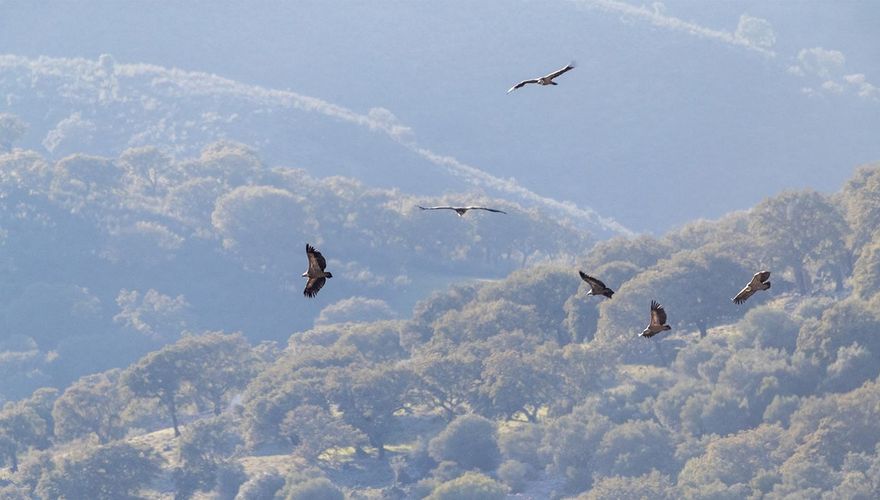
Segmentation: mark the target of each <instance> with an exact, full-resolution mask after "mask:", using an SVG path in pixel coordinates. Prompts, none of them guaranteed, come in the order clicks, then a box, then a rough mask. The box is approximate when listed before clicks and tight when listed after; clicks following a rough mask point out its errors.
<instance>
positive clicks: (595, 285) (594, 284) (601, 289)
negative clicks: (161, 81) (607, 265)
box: [578, 271, 614, 299]
mask: <svg viewBox="0 0 880 500" xmlns="http://www.w3.org/2000/svg"><path fill="white" fill-rule="evenodd" d="M578 272H579V273H580V275H581V279H582V280H584V281H586V282H587V284H588V285H590V291H588V292H587V295H604V296H606V297H608V298H609V299H610V298H611V296H612V295H614V290H612V289H610V288H608V287H607V286H605V283H602V281H601V280H598V279H596V278H594V277H592V276H590V275H588V274H586V273H584V272H583V271H578Z"/></svg>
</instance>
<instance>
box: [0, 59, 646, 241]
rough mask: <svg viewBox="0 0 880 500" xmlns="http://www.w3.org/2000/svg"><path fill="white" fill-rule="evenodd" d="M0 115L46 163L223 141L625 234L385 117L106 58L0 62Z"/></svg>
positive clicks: (311, 165)
mask: <svg viewBox="0 0 880 500" xmlns="http://www.w3.org/2000/svg"><path fill="white" fill-rule="evenodd" d="M0 103H3V106H2V107H0V111H5V112H9V113H14V114H16V115H17V116H19V117H20V118H21V119H22V120H24V121H25V122H26V123H27V124H28V127H27V128H26V129H25V130H24V133H23V135H22V137H21V138H20V141H19V142H18V145H19V146H21V147H23V148H27V149H33V150H36V151H39V152H40V153H41V154H44V155H46V156H47V158H49V159H51V160H56V161H57V160H60V159H62V158H64V157H66V156H68V155H70V154H74V153H84V154H92V155H99V156H109V157H117V156H120V155H121V154H122V153H123V152H124V151H125V150H127V149H129V148H132V147H142V146H156V147H159V148H161V149H162V150H163V151H164V152H166V153H168V154H170V155H172V156H174V157H177V158H188V157H192V156H197V155H198V154H200V152H201V151H202V150H203V149H204V148H205V147H207V146H208V145H209V144H211V143H214V142H216V141H218V140H231V141H235V142H239V143H242V144H246V145H248V146H250V147H252V148H254V149H255V150H257V151H259V153H260V156H261V158H262V159H263V161H264V162H265V163H266V164H267V165H270V166H275V165H285V166H294V167H299V168H304V169H306V170H307V171H308V172H309V173H310V174H311V175H313V176H315V177H327V176H333V175H342V176H346V177H351V178H355V179H359V180H361V181H362V182H364V183H365V184H366V185H367V186H368V187H389V188H399V189H402V190H404V191H406V192H410V193H413V194H417V195H431V196H439V195H442V194H444V193H446V192H456V193H460V192H461V191H463V190H468V189H479V190H480V191H481V192H485V193H486V194H487V195H491V196H494V197H504V198H507V199H510V200H512V201H514V202H517V203H520V204H523V205H525V206H526V207H529V208H533V207H535V208H541V209H543V210H545V211H549V212H550V213H552V214H554V215H556V216H559V217H564V218H573V219H574V220H575V222H576V223H577V224H578V225H580V227H581V228H582V229H584V230H586V231H588V232H590V233H592V234H595V235H597V236H598V237H602V238H604V237H607V236H612V235H616V234H625V233H627V232H628V230H627V229H626V228H625V227H623V226H621V225H619V224H618V223H616V222H615V221H614V220H612V219H610V218H607V217H608V216H609V214H601V215H600V214H598V213H596V212H595V211H593V210H592V209H590V208H589V207H588V206H577V205H575V204H574V203H571V202H562V201H557V200H555V199H552V198H549V197H546V196H542V195H541V193H540V189H539V190H538V191H539V192H533V191H531V190H529V189H528V188H527V187H526V186H522V185H520V184H519V183H518V182H517V181H516V180H515V179H512V178H507V177H504V178H501V177H497V176H493V175H492V174H490V173H488V172H486V171H483V170H480V169H479V168H477V167H474V166H472V165H469V164H467V163H466V162H461V161H459V160H456V159H455V158H452V157H448V156H445V154H443V152H439V151H433V150H431V149H430V148H428V147H427V146H425V145H424V144H422V143H420V142H419V141H418V140H417V138H416V137H415V134H414V132H413V131H412V130H411V129H410V128H409V127H407V126H406V125H404V124H402V123H400V121H399V120H398V119H397V118H396V117H395V116H394V114H393V113H392V112H390V111H389V110H387V109H384V108H371V109H369V110H366V111H363V112H359V111H354V110H352V109H348V108H345V107H344V106H341V105H337V104H333V103H329V102H327V101H324V100H321V99H319V98H316V97H312V96H306V95H302V94H298V93H296V92H293V91H290V90H277V89H269V88H265V87H260V86H256V85H248V84H245V83H241V82H237V81H233V80H229V79H226V78H222V77H219V76H216V75H212V74H207V73H199V72H190V71H183V70H179V69H168V68H164V67H161V66H155V65H147V64H121V63H117V62H116V61H115V60H114V58H113V57H112V56H110V55H103V56H101V57H100V58H99V59H98V60H87V59H61V58H47V57H41V58H36V59H31V58H26V57H20V56H13V55H0ZM539 167H540V166H539ZM497 170H498V169H496V171H497ZM502 171H503V170H502ZM578 203H579V204H580V203H581V200H578ZM603 215H604V216H606V217H603Z"/></svg>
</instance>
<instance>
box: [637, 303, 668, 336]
mask: <svg viewBox="0 0 880 500" xmlns="http://www.w3.org/2000/svg"><path fill="white" fill-rule="evenodd" d="M664 330H672V327H671V326H669V325H667V324H666V310H665V309H663V306H661V305H660V304H659V303H657V301H656V300H652V301H651V322H650V323H648V327H647V328H645V331H643V332H642V333H640V334H639V337H647V338H650V337H653V336H654V335H657V334H658V333H660V332H662V331H664Z"/></svg>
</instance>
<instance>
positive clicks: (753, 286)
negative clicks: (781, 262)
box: [731, 271, 770, 304]
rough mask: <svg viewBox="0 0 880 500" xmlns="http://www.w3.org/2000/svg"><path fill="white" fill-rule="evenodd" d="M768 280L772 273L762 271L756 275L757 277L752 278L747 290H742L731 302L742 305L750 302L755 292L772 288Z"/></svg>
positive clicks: (746, 287)
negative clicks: (749, 299) (747, 301)
mask: <svg viewBox="0 0 880 500" xmlns="http://www.w3.org/2000/svg"><path fill="white" fill-rule="evenodd" d="M768 279H770V271H761V272H757V273H755V275H754V276H752V281H750V282H749V284H748V285H746V286H745V288H743V289H742V290H740V291H739V293H738V294H736V297H734V298H733V299H731V300H733V303H734V304H742V303H743V302H745V301H746V300H748V298H749V297H751V296H752V295H754V294H755V292H759V291H761V290H766V289H768V288H770V282H769V281H767V280H768Z"/></svg>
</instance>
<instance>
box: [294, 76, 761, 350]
mask: <svg viewBox="0 0 880 500" xmlns="http://www.w3.org/2000/svg"><path fill="white" fill-rule="evenodd" d="M572 69H574V63H571V64H569V65H567V66H565V67H564V68H561V69H559V70H557V71H554V72H552V73H550V74H548V75H545V76H542V77H538V78H532V79H529V80H523V81H521V82H519V83H517V84H516V85H514V86H513V87H510V90H508V91H507V93H508V94H509V93H511V92H513V91H514V90H516V89H519V88H522V87H524V86H525V85H527V84H530V83H536V84H538V85H558V83H556V82H554V81H553V79H554V78H556V77H558V76H561V75H562V74H564V73H566V72H568V71H571V70H572ZM419 208H420V209H422V210H452V211H453V212H455V213H456V214H458V216H459V217H463V216H464V215H465V214H466V213H467V212H468V211H469V210H485V211H488V212H494V213H499V214H506V213H507V212H504V211H503V210H498V209H495V208H489V207H477V206H467V207H453V206H439V207H423V206H421V205H419ZM306 255H307V256H308V259H309V268H308V270H307V271H306V272H304V273H303V274H302V276H303V278H308V282H306V288H305V290H303V295H305V296H306V297H314V296H315V295H317V294H318V291H319V290H320V289H321V288H322V287H323V286H324V284H325V283H326V282H327V278H332V277H333V274H331V273H329V272H327V271H326V270H325V269H326V267H327V261H326V259H324V256H323V255H321V252H319V251H317V250H315V247H313V246H311V245H309V244H308V243H307V244H306ZM578 273H579V274H580V276H581V279H582V280H584V281H585V282H586V283H587V285H589V287H590V289H589V290H588V291H587V295H602V296H605V297H607V298H609V299H610V298H611V297H612V296H613V295H614V290H612V289H610V288H608V287H607V286H606V285H605V283H603V282H602V280H600V279H598V278H595V277H593V276H590V275H588V274H586V273H585V272H583V271H578ZM769 279H770V271H759V272H757V273H755V275H754V276H753V277H752V279H751V281H749V283H748V284H747V285H746V286H745V287H743V289H742V290H740V291H739V293H738V294H736V296H735V297H734V298H733V299H732V300H733V302H734V303H736V304H742V303H743V302H745V301H746V300H747V299H748V298H749V297H751V296H752V295H753V294H755V292H758V291H761V290H767V289H768V288H770V281H768V280H769ZM671 329H672V327H671V326H669V325H668V324H667V322H666V310H665V309H663V306H662V305H660V303H659V302H657V301H656V300H652V301H651V317H650V321H649V322H648V326H647V327H645V329H644V331H642V333H640V334H639V336H640V337H647V338H649V337H653V336H654V335H657V334H658V333H660V332H663V331H666V330H671Z"/></svg>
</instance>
